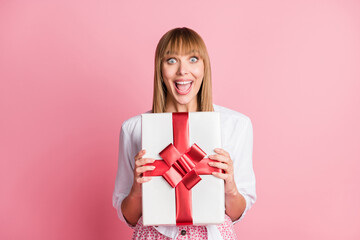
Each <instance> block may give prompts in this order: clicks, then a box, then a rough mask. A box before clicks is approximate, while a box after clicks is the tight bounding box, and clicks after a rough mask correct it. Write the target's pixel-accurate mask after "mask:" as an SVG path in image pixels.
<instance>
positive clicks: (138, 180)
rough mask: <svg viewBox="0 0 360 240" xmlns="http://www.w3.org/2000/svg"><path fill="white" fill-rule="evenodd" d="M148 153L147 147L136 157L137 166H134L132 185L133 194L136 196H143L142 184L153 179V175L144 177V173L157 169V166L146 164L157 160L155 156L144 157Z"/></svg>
mask: <svg viewBox="0 0 360 240" xmlns="http://www.w3.org/2000/svg"><path fill="white" fill-rule="evenodd" d="M145 153H146V151H145V149H143V150H141V151H140V152H138V154H136V156H135V157H134V159H135V168H134V183H133V186H132V194H135V195H136V196H141V184H142V183H144V182H148V181H150V180H151V177H143V176H142V175H143V173H144V172H147V171H152V170H154V169H155V166H144V165H145V164H148V163H153V162H155V159H154V158H143V156H144V154H145Z"/></svg>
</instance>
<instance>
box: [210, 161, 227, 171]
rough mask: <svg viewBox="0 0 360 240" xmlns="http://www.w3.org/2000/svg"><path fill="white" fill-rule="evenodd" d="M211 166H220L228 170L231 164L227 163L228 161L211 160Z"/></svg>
mask: <svg viewBox="0 0 360 240" xmlns="http://www.w3.org/2000/svg"><path fill="white" fill-rule="evenodd" d="M208 164H209V165H210V166H212V167H216V168H220V169H223V170H225V171H226V170H228V169H229V165H227V164H226V163H221V162H209V163H208Z"/></svg>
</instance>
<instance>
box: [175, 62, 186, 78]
mask: <svg viewBox="0 0 360 240" xmlns="http://www.w3.org/2000/svg"><path fill="white" fill-rule="evenodd" d="M188 72H189V70H188V66H187V65H186V63H184V62H181V61H180V62H179V67H178V71H177V74H178V75H185V74H187V73H188Z"/></svg>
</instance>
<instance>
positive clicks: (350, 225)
mask: <svg viewBox="0 0 360 240" xmlns="http://www.w3.org/2000/svg"><path fill="white" fill-rule="evenodd" d="M178 26H180V27H182V26H187V27H190V28H193V29H194V30H196V31H197V32H198V33H199V34H200V35H201V36H202V37H203V38H204V40H205V42H206V44H207V47H208V50H209V54H210V58H211V64H212V70H213V85H214V90H213V92H214V100H215V101H214V102H215V103H216V104H219V105H223V106H226V107H229V108H232V109H235V110H237V111H239V112H242V113H244V114H246V115H248V116H249V117H250V118H251V119H252V122H253V127H254V154H253V159H254V168H255V173H256V177H257V193H258V201H257V202H256V204H255V205H254V207H253V209H252V210H251V211H250V212H249V213H248V214H247V216H246V217H245V219H244V220H243V221H242V222H240V223H238V224H236V225H235V226H236V231H237V234H238V236H239V237H240V238H241V239H259V240H260V239H278V240H285V239H294V240H297V239H299V240H303V239H327V240H332V239H334V240H335V239H349V240H350V239H354V240H355V239H360V230H359V226H360V187H359V183H360V174H359V170H360V148H359V143H360V112H359V103H360V94H359V92H360V67H359V66H360V2H359V1H344V0H337V1H335V0H333V1H319V0H311V1H310V0H308V1H300V0H299V1H288V0H274V1H227V2H223V3H220V1H216V2H215V1H213V2H210V1H205V0H204V1H193V0H192V1H180V2H174V1H168V0H167V1H109V0H106V1H95V0H90V1H88V0H87V1H70V0H66V1H45V0H44V1H1V2H0V81H1V85H0V111H1V116H0V134H1V135H0V136H1V138H0V151H1V152H0V154H1V155H0V194H1V195H0V239H59V240H60V239H69V240H71V239H90V240H95V239H96V240H97V239H123V238H128V237H130V235H131V232H132V230H131V229H130V228H128V227H127V226H126V225H125V224H124V223H122V222H120V220H118V219H117V216H116V212H115V209H113V207H112V203H111V197H112V191H113V187H114V180H115V174H116V168H117V154H118V153H117V151H118V137H119V130H120V126H121V123H122V122H123V121H124V120H125V119H127V118H129V117H131V116H134V115H136V114H139V113H141V112H144V111H147V110H149V109H150V108H151V99H152V81H153V58H154V51H155V47H156V44H157V42H158V40H159V39H160V37H161V36H162V35H163V34H164V33H165V32H166V31H167V30H169V29H171V28H173V27H178ZM124 236H125V237H124Z"/></svg>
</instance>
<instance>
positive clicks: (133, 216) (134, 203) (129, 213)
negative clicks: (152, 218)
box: [121, 150, 155, 226]
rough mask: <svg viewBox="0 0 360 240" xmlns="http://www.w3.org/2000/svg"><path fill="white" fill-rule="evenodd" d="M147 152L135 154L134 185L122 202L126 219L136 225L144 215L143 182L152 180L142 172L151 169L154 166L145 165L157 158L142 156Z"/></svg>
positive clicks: (142, 151) (122, 209)
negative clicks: (142, 202) (142, 201)
mask: <svg viewBox="0 0 360 240" xmlns="http://www.w3.org/2000/svg"><path fill="white" fill-rule="evenodd" d="M144 154H145V150H141V151H140V152H139V153H138V154H137V155H136V156H135V169H134V183H133V185H132V188H131V191H130V193H129V195H128V196H127V197H126V198H125V199H124V200H123V202H122V204H121V211H122V214H123V215H124V218H125V219H126V221H127V222H128V223H129V224H130V225H132V226H135V225H136V223H137V222H138V220H139V218H140V217H141V215H142V204H141V200H142V192H141V184H142V183H144V182H147V181H150V179H151V177H141V174H142V173H143V172H145V171H151V170H153V169H154V168H155V167H154V166H143V165H144V164H147V163H153V162H154V161H155V159H151V158H142V156H143V155H144Z"/></svg>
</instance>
